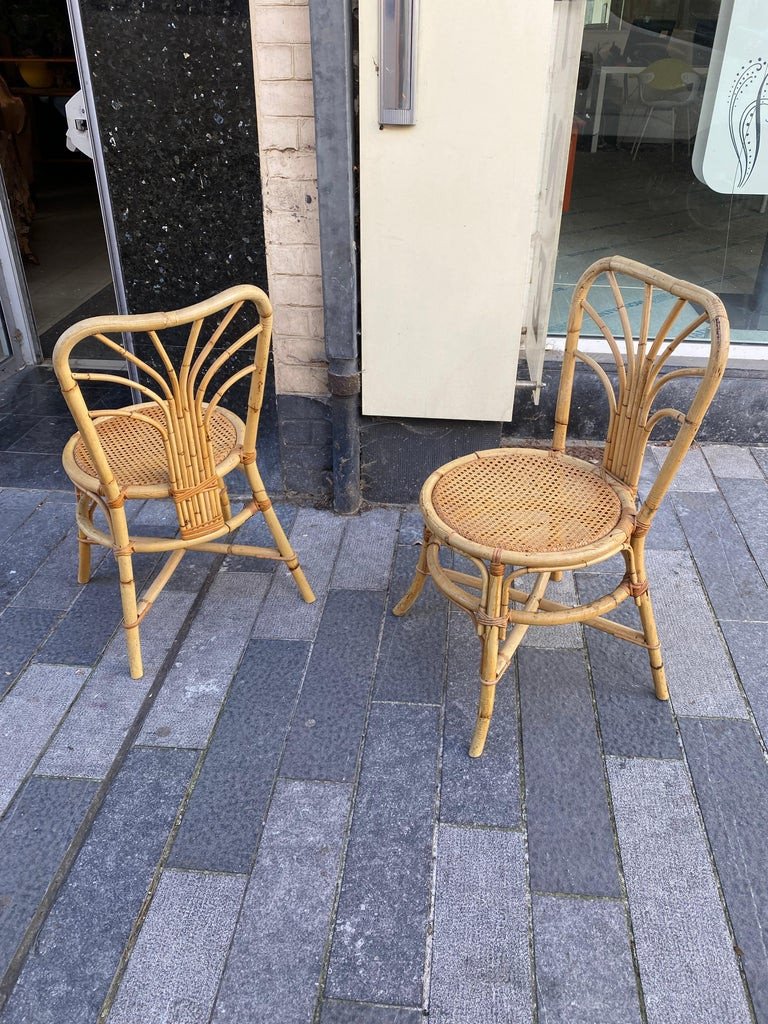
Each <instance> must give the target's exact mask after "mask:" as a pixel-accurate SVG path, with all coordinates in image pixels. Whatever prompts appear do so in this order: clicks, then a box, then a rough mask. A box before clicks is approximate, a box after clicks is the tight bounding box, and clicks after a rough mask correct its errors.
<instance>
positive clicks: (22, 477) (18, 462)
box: [0, 451, 72, 491]
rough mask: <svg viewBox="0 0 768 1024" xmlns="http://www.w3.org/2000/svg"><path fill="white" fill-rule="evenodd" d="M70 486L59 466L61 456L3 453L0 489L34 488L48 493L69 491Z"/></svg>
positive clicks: (0, 460)
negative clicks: (55, 490)
mask: <svg viewBox="0 0 768 1024" xmlns="http://www.w3.org/2000/svg"><path fill="white" fill-rule="evenodd" d="M71 486H72V484H71V483H70V481H69V477H68V476H67V474H66V473H65V472H64V467H63V466H62V464H61V455H37V454H31V453H29V452H8V451H6V452H3V457H2V459H0V487H35V488H44V489H45V490H48V491H49V490H54V489H58V490H69V488H70V487H71Z"/></svg>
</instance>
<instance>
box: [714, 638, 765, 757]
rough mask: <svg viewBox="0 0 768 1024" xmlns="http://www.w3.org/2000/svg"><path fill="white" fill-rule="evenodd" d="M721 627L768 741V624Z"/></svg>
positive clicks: (758, 721)
mask: <svg viewBox="0 0 768 1024" xmlns="http://www.w3.org/2000/svg"><path fill="white" fill-rule="evenodd" d="M721 628H722V630H723V633H724V634H725V639H726V642H727V644H728V649H729V651H730V652H731V657H732V658H733V660H734V662H735V664H736V671H737V672H738V674H739V679H740V680H741V685H742V686H743V687H744V690H745V692H746V694H747V700H748V701H749V704H750V707H751V708H752V714H753V715H754V716H755V721H756V722H757V727H758V728H759V730H760V732H761V733H762V736H763V740H764V741H765V742H768V659H766V654H765V651H766V638H767V637H768V622H722V623H721Z"/></svg>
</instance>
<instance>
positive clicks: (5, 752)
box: [0, 665, 89, 814]
mask: <svg viewBox="0 0 768 1024" xmlns="http://www.w3.org/2000/svg"><path fill="white" fill-rule="evenodd" d="M88 671H89V670H88V669H87V668H85V667H79V668H76V667H74V666H73V667H66V668H65V667H63V666H60V665H31V666H30V667H29V668H28V669H27V670H26V671H25V672H24V673H23V675H22V676H21V677H20V679H19V680H18V682H17V683H16V685H15V686H14V688H13V689H12V690H11V691H10V693H8V694H6V696H5V698H4V699H3V702H2V704H0V814H2V812H3V811H4V810H5V808H6V807H7V806H8V804H9V803H10V802H11V800H12V799H13V795H14V793H15V792H16V790H17V789H18V788H19V786H20V784H21V782H22V781H23V779H24V776H25V775H26V774H27V773H28V772H29V771H31V769H32V768H33V767H34V764H35V761H37V759H38V758H39V757H40V754H41V753H42V752H43V750H44V748H45V745H46V743H48V741H49V739H50V738H51V736H52V735H53V733H54V731H55V729H56V727H57V726H58V724H59V722H60V721H61V719H62V717H63V716H64V714H65V713H66V711H67V708H68V707H69V706H70V704H71V703H72V701H73V700H74V699H75V697H76V696H77V693H78V691H79V690H80V688H81V686H82V685H83V683H84V682H85V679H86V676H87V674H88Z"/></svg>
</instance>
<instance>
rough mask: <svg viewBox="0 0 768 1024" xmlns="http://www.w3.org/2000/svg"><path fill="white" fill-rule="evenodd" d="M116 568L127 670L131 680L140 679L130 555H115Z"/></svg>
mask: <svg viewBox="0 0 768 1024" xmlns="http://www.w3.org/2000/svg"><path fill="white" fill-rule="evenodd" d="M115 557H116V558H117V568H118V571H119V573H120V597H121V599H122V602H123V628H124V629H125V643H126V646H127V648H128V668H129V669H130V673H131V679H141V677H142V676H143V675H144V666H143V664H142V660H141V640H140V638H139V615H138V609H137V607H136V583H135V580H134V577H133V559H132V558H131V556H130V554H128V553H126V554H122V553H121V554H117V555H116V556H115Z"/></svg>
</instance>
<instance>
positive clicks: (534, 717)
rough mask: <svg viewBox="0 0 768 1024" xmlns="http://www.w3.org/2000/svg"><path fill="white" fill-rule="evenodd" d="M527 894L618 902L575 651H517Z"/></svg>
mask: <svg viewBox="0 0 768 1024" xmlns="http://www.w3.org/2000/svg"><path fill="white" fill-rule="evenodd" d="M518 665H519V672H520V699H521V708H522V716H523V764H524V768H525V799H526V805H527V815H528V844H529V848H530V856H531V865H530V876H531V887H532V888H533V889H534V890H537V891H539V892H557V893H584V894H589V895H595V896H618V895H619V879H618V873H617V865H616V854H615V851H614V838H613V829H612V826H611V820H610V815H609V811H608V800H607V795H606V791H605V782H604V777H603V763H602V758H601V752H600V747H599V743H598V738H597V730H596V726H595V717H594V713H593V709H592V698H591V694H590V691H589V680H588V678H587V669H586V665H585V662H584V657H583V654H582V653H581V652H580V651H578V652H577V651H564V650H560V651H534V650H528V651H520V652H519V653H518Z"/></svg>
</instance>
